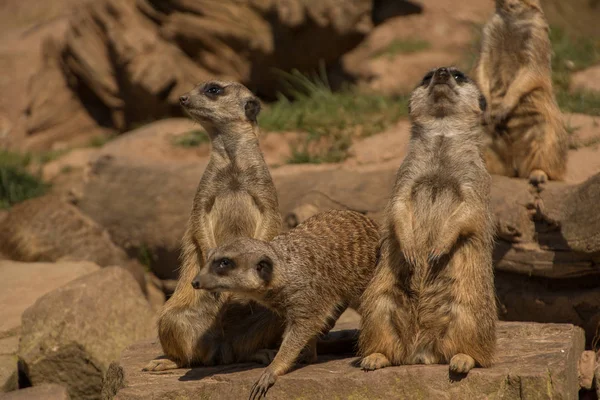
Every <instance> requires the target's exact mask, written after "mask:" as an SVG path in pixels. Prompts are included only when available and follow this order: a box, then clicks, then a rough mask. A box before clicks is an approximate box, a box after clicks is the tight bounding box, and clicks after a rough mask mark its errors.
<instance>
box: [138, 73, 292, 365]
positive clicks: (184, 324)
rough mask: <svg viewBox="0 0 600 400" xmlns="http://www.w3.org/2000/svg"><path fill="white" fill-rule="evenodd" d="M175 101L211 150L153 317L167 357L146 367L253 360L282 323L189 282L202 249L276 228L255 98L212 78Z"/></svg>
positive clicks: (263, 235) (264, 235) (271, 233)
mask: <svg viewBox="0 0 600 400" xmlns="http://www.w3.org/2000/svg"><path fill="white" fill-rule="evenodd" d="M180 103H181V105H182V106H183V108H184V109H185V111H187V113H188V114H189V115H190V116H191V117H192V118H193V119H194V120H195V121H196V122H198V123H200V124H201V125H202V127H203V128H204V129H205V130H206V132H207V133H208V136H209V137H210V141H211V154H210V161H209V163H208V166H207V167H206V170H205V171H204V174H203V176H202V179H201V180H200V183H199V185H198V189H197V191H196V195H195V197H194V201H193V207H192V212H191V215H190V218H189V221H188V224H187V229H186V232H185V235H184V238H183V246H182V247H183V248H182V266H181V271H180V276H179V280H178V283H177V286H176V288H175V292H174V293H173V295H172V297H171V298H170V299H169V300H168V301H167V302H166V303H165V305H164V307H163V309H162V311H161V313H160V316H159V320H158V335H159V339H160V343H161V345H162V348H163V351H164V352H165V355H166V356H167V358H163V359H157V360H153V361H151V362H150V363H149V364H148V365H147V366H146V367H145V368H144V370H150V371H160V370H165V369H172V368H178V367H189V366H192V365H196V364H199V365H214V364H228V363H233V362H240V361H249V360H250V359H252V358H253V357H254V356H253V354H255V353H256V354H258V356H257V357H259V358H260V351H261V350H262V349H263V348H265V347H273V346H276V344H277V342H278V340H280V339H281V334H282V332H283V330H282V329H283V322H282V321H281V320H279V319H278V317H276V316H275V314H274V313H272V312H271V311H269V310H268V309H266V308H265V307H262V306H260V305H258V304H252V303H249V302H247V301H246V300H241V301H240V300H238V299H236V298H234V296H232V295H231V294H228V293H216V294H215V293H210V292H208V291H204V290H195V289H194V288H193V287H192V281H193V280H194V278H195V276H196V274H197V273H198V271H199V269H200V266H202V265H203V264H204V262H205V257H206V254H207V252H208V251H209V249H213V248H216V247H218V246H219V245H223V244H225V243H227V242H230V241H232V240H234V239H235V238H239V237H250V238H255V239H261V240H271V239H272V238H273V237H275V235H277V234H278V233H279V231H280V229H281V216H280V214H279V207H278V200H277V193H276V191H275V186H274V184H273V181H272V179H271V175H270V173H269V169H268V167H267V165H266V163H265V160H264V158H263V154H262V152H261V150H260V148H259V143H258V123H257V116H258V114H259V112H260V108H261V106H260V101H259V100H258V98H257V97H256V96H254V95H253V94H252V93H251V92H250V91H249V90H248V89H247V88H246V87H245V86H243V85H241V84H239V83H234V82H221V81H213V82H206V83H203V84H200V85H198V86H196V87H195V88H194V89H193V90H192V91H190V92H188V93H186V94H184V95H183V96H181V97H180ZM258 361H260V359H259V360H258ZM263 362H265V361H263Z"/></svg>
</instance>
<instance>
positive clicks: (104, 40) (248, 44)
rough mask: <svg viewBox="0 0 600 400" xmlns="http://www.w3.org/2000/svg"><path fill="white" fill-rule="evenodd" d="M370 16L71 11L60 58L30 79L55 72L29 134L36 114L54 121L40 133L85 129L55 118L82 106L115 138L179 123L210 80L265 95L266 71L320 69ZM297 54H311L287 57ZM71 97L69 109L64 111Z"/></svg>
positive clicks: (365, 11)
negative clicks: (171, 120) (197, 89)
mask: <svg viewBox="0 0 600 400" xmlns="http://www.w3.org/2000/svg"><path fill="white" fill-rule="evenodd" d="M370 11H371V1H369V0H355V1H351V2H348V1H342V0H325V1H321V2H317V3H315V2H312V1H310V0H292V1H287V2H284V3H282V2H279V1H274V0H266V1H261V2H256V1H254V0H244V1H237V0H225V1H223V2H219V3H215V2H214V1H211V0H200V1H195V2H189V1H184V2H181V1H178V0H169V1H166V2H162V3H160V4H159V3H156V2H153V1H147V0H139V1H135V0H126V1H120V0H102V1H90V2H86V3H84V4H82V5H81V6H79V7H77V8H76V9H75V10H74V12H73V15H72V17H71V19H70V20H69V27H68V29H67V32H66V34H65V37H66V39H65V40H64V41H63V42H61V44H60V46H59V47H60V50H61V51H60V54H55V55H54V56H53V57H51V60H48V61H47V62H46V67H45V68H46V70H41V69H40V70H39V71H38V72H37V73H36V75H35V76H34V81H36V82H42V81H43V80H44V79H45V78H46V77H48V74H50V73H52V74H55V72H56V68H54V69H52V72H50V68H49V66H54V65H57V64H60V65H61V66H62V69H61V70H60V71H59V72H60V74H62V76H54V75H53V78H54V79H53V82H56V83H53V84H52V89H53V90H55V91H56V93H55V95H56V96H57V97H58V98H59V99H60V101H58V102H57V103H56V106H57V107H60V108H54V104H53V103H51V102H47V104H46V107H45V108H44V109H42V108H41V107H37V106H36V105H40V104H42V103H43V102H44V100H45V99H47V97H48V94H49V93H50V91H49V90H46V89H44V88H39V90H40V91H41V93H40V94H39V95H36V94H35V93H31V100H30V104H31V105H32V106H31V107H30V109H31V110H37V111H36V112H34V111H32V112H31V114H28V115H27V118H28V119H30V118H29V117H30V115H31V118H32V121H31V125H33V126H35V131H36V132H37V131H39V128H43V125H42V124H41V123H39V122H38V121H39V120H40V118H39V117H36V116H35V114H42V112H43V114H44V115H45V116H48V117H51V116H53V115H55V116H56V117H55V118H53V119H52V124H49V125H52V126H54V125H55V124H56V123H59V122H60V123H62V124H64V125H65V126H66V128H70V127H71V126H73V125H75V124H76V123H81V124H82V125H83V124H84V123H85V122H86V121H79V120H77V119H76V120H74V121H73V122H71V121H69V120H68V119H65V118H64V116H65V115H68V113H69V112H70V110H73V116H74V117H75V116H77V117H78V116H79V114H78V113H79V110H81V109H82V108H83V107H85V108H87V109H89V110H92V115H93V118H94V119H95V121H96V123H97V126H108V127H110V128H112V129H114V130H117V131H119V132H123V131H125V130H128V129H131V127H132V126H134V125H136V124H139V123H142V122H146V121H148V120H155V119H160V118H164V117H168V116H178V115H181V113H182V112H181V109H180V107H179V105H178V97H179V96H180V95H181V93H184V92H186V91H187V90H189V88H190V87H191V86H192V85H193V84H194V83H196V82H199V81H202V80H206V79H210V78H215V77H217V78H223V79H228V80H237V81H240V82H242V83H244V84H246V85H249V86H251V87H252V88H253V89H255V90H257V91H258V92H259V93H261V94H266V95H269V96H274V95H275V93H276V92H277V91H278V90H280V89H281V87H280V86H279V79H277V77H276V76H274V75H273V70H275V69H279V70H284V71H289V70H291V69H294V68H296V69H298V70H300V71H303V72H310V71H314V70H317V68H318V67H319V63H321V62H324V63H325V64H326V65H333V64H335V63H336V62H337V60H338V59H339V57H340V56H341V55H342V54H344V53H345V52H347V51H348V50H349V49H351V48H353V47H354V46H356V45H357V44H358V43H359V42H360V41H361V40H362V38H363V37H364V36H365V34H366V33H367V32H368V31H369V30H370V28H371V25H372V24H371V21H370ZM216 21H218V23H216ZM275 38H276V40H275ZM305 46H310V48H311V51H310V52H298V51H296V50H295V49H297V48H302V47H305ZM65 82H67V83H68V87H66V86H65ZM73 98H75V99H76V103H77V104H75V105H73V107H65V105H70V104H71V103H70V102H71V100H72V99H73ZM82 127H83V126H82ZM32 129H34V128H32ZM30 130H31V129H30ZM69 131H70V130H69ZM65 132H67V130H65Z"/></svg>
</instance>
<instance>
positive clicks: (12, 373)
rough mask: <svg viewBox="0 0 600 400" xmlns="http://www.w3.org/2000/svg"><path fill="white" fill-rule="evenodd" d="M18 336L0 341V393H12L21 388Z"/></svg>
mask: <svg viewBox="0 0 600 400" xmlns="http://www.w3.org/2000/svg"><path fill="white" fill-rule="evenodd" d="M18 346H19V337H18V335H11V336H8V337H5V338H2V339H0V393H2V392H10V391H11V390H16V389H18V387H19V377H18V373H19V372H18V365H17V361H18V360H17V355H16V353H17V347H18Z"/></svg>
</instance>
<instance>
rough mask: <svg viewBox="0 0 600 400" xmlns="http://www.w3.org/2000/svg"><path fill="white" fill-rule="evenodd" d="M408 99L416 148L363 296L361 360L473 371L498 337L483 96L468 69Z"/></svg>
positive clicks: (444, 73)
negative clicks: (467, 71)
mask: <svg viewBox="0 0 600 400" xmlns="http://www.w3.org/2000/svg"><path fill="white" fill-rule="evenodd" d="M409 104H410V105H409V110H410V118H411V122H412V131H411V139H410V146H409V152H408V154H407V156H406V158H405V160H404V161H403V163H402V165H401V166H400V169H399V170H398V174H397V177H396V183H395V186H394V189H393V193H392V196H391V199H390V201H389V203H388V206H387V211H386V222H385V225H384V226H383V229H382V239H381V240H382V244H381V257H380V260H379V262H378V265H377V270H376V271H375V274H374V277H373V280H372V281H371V283H370V284H369V286H368V287H367V289H366V290H365V293H364V295H363V297H362V302H361V308H360V312H361V315H362V326H361V332H360V337H359V353H360V355H361V357H362V359H361V366H362V368H363V369H365V370H375V369H378V368H383V367H387V366H390V365H401V364H437V363H449V364H450V371H451V372H454V373H467V372H468V371H469V370H470V369H471V368H473V367H474V366H475V365H479V366H482V367H488V366H490V364H491V363H492V357H493V354H494V348H495V343H496V331H495V324H496V320H497V311H496V303H495V294H494V277H493V269H492V247H493V232H494V224H493V218H492V214H491V208H490V185H491V178H490V175H489V174H488V172H487V171H486V167H485V163H484V160H483V157H482V138H483V135H484V134H483V132H482V130H483V127H482V125H481V116H482V113H483V110H484V109H485V99H484V98H483V96H482V95H481V92H480V91H479V89H478V88H477V86H476V85H475V83H474V82H472V81H471V80H470V79H469V78H468V77H466V76H465V75H464V74H463V73H461V72H460V71H458V70H456V69H454V68H439V69H436V70H434V71H432V72H430V73H428V74H427V75H426V76H425V77H424V79H423V81H422V83H421V84H420V86H418V87H417V88H416V89H415V90H414V91H413V93H412V95H411V99H410V103H409Z"/></svg>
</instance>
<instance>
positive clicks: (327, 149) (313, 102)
mask: <svg viewBox="0 0 600 400" xmlns="http://www.w3.org/2000/svg"><path fill="white" fill-rule="evenodd" d="M281 74H282V77H283V84H284V85H285V87H286V88H287V90H286V94H287V96H285V95H283V94H280V95H279V96H278V100H277V101H276V102H274V103H272V104H271V105H269V106H268V107H266V109H265V110H264V112H263V113H262V114H261V116H260V117H259V124H260V126H261V128H262V129H263V130H264V131H269V132H275V131H303V132H308V133H309V135H308V136H307V138H306V142H305V143H301V144H299V145H298V146H297V147H295V148H293V149H292V154H293V155H292V158H291V159H290V162H293V163H319V162H338V161H342V160H343V159H345V158H346V157H347V150H348V148H349V147H350V145H351V143H352V138H355V137H366V136H370V135H373V134H375V133H379V132H381V131H383V130H385V129H386V128H388V127H389V126H391V125H392V124H394V123H395V122H396V121H398V119H400V118H402V117H405V116H407V115H408V96H400V97H398V96H395V97H394V96H387V95H384V94H378V93H368V92H362V91H359V90H357V89H356V88H354V87H350V86H348V87H345V88H342V89H341V90H339V91H333V90H331V88H330V86H329V83H328V81H327V79H326V75H325V74H324V72H323V71H322V72H321V74H320V75H313V76H305V75H303V74H301V73H300V72H298V71H292V72H291V73H281ZM317 141H318V142H319V145H318V146H317V145H315V142H317ZM323 148H324V149H323ZM314 149H321V150H318V151H316V152H315V150H314Z"/></svg>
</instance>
